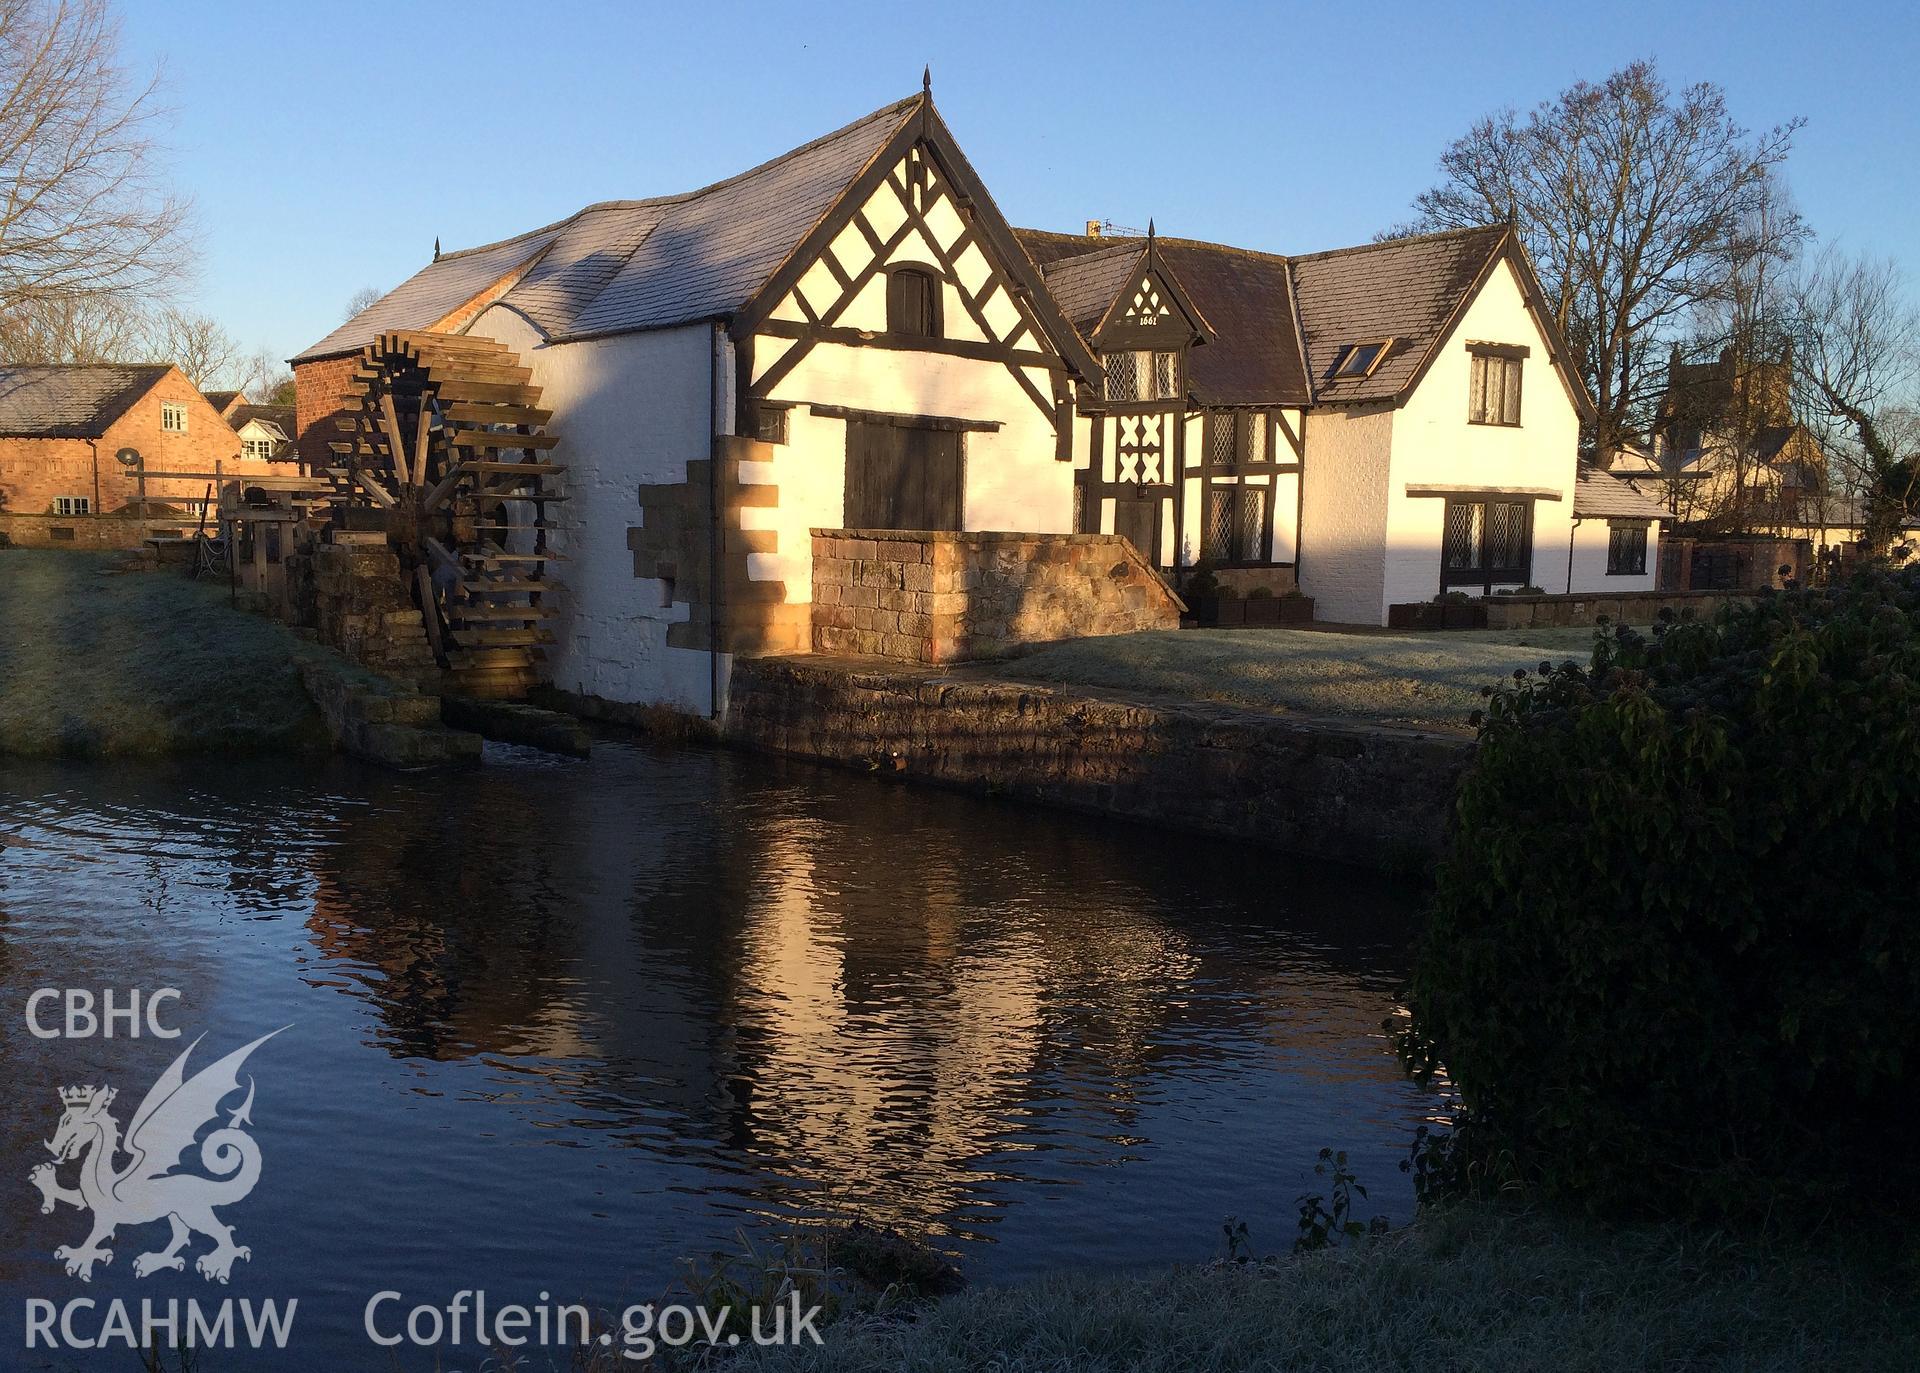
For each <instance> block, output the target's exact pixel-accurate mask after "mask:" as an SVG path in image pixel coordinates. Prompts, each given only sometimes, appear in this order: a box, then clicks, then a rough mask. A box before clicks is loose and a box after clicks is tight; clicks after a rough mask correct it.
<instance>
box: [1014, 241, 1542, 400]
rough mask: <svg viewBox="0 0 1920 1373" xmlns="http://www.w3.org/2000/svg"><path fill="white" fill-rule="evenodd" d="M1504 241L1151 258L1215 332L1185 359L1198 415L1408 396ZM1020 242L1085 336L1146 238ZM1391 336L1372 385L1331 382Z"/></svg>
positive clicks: (1202, 249)
mask: <svg viewBox="0 0 1920 1373" xmlns="http://www.w3.org/2000/svg"><path fill="white" fill-rule="evenodd" d="M1508 232H1509V231H1508V228H1507V226H1506V225H1504V224H1494V225H1486V226H1483V227H1479V228H1473V229H1459V230H1453V231H1451V232H1448V233H1443V234H1427V235H1424V236H1422V237H1418V238H1403V239H1392V240H1389V241H1387V242H1385V243H1369V244H1365V245H1362V246H1361V247H1357V248H1338V249H1334V250H1333V251H1330V252H1323V253H1310V254H1307V255H1306V256H1304V257H1286V256H1282V255H1281V254H1278V253H1261V252H1255V251H1252V250H1250V249H1246V248H1234V247H1229V246H1227V245H1225V244H1220V243H1202V242H1198V241H1196V240H1192V239H1179V238H1158V239H1155V240H1154V249H1155V252H1156V253H1157V254H1158V256H1159V257H1160V259H1161V261H1162V262H1164V263H1165V264H1166V265H1167V266H1168V267H1169V268H1170V270H1171V271H1172V273H1173V275H1174V276H1175V277H1176V278H1177V279H1178V280H1179V283H1180V285H1181V287H1182V288H1184V289H1185V291H1186V292H1187V295H1188V297H1189V298H1190V299H1191V300H1192V301H1193V304H1194V308H1196V309H1197V310H1199V312H1200V313H1201V314H1202V315H1203V316H1204V317H1205V318H1206V320H1207V323H1208V324H1209V325H1210V326H1211V327H1212V330H1213V335H1214V336H1213V339H1212V341H1210V342H1209V343H1207V344H1206V345H1204V346H1202V347H1199V348H1196V349H1194V350H1193V352H1192V353H1191V354H1190V355H1189V356H1188V360H1187V361H1188V379H1189V381H1190V383H1191V385H1192V389H1193V392H1194V395H1195V397H1196V399H1198V400H1199V401H1200V402H1201V403H1202V404H1205V405H1305V404H1309V403H1311V402H1312V401H1315V400H1319V401H1322V402H1328V401H1331V402H1346V403H1351V402H1357V401H1370V400H1396V399H1398V398H1400V397H1401V396H1402V395H1403V394H1404V392H1405V391H1406V390H1407V388H1408V387H1409V386H1411V385H1412V383H1413V381H1414V379H1415V377H1416V375H1417V373H1418V372H1419V370H1420V367H1421V365H1422V363H1423V362H1424V361H1425V360H1426V357H1427V355H1428V354H1429V353H1430V352H1431V351H1432V349H1433V348H1435V347H1436V346H1437V345H1438V344H1439V343H1440V342H1441V341H1442V339H1443V337H1444V335H1445V334H1446V332H1447V329H1448V327H1449V326H1450V325H1451V324H1452V323H1453V321H1454V319H1455V318H1456V316H1457V315H1458V313H1459V311H1460V309H1461V308H1462V307H1463V306H1464V305H1465V304H1466V301H1467V296H1468V292H1469V291H1470V290H1471V289H1472V288H1473V286H1474V284H1475V283H1476V282H1478V281H1479V280H1480V279H1481V277H1482V276H1483V275H1484V274H1485V272H1486V271H1487V269H1488V267H1489V266H1490V264H1491V263H1492V261H1493V259H1494V257H1495V256H1496V255H1497V254H1499V253H1500V252H1502V251H1503V250H1504V248H1505V246H1506V241H1507V234H1508ZM1019 237H1020V242H1021V245H1022V246H1023V247H1025V248H1026V250H1027V253H1028V255H1029V256H1031V257H1032V258H1033V259H1034V261H1035V262H1037V263H1039V264H1041V269H1042V271H1044V272H1045V274H1046V279H1047V286H1048V288H1049V289H1050V290H1052V291H1053V292H1054V295H1055V297H1056V299H1059V300H1060V304H1061V309H1062V311H1063V312H1064V313H1065V314H1066V316H1067V317H1068V319H1069V320H1071V321H1072V322H1073V323H1074V325H1075V326H1076V327H1079V328H1082V329H1083V331H1084V330H1086V329H1089V328H1090V327H1091V325H1092V324H1093V323H1097V322H1098V320H1099V319H1100V318H1101V316H1103V315H1104V314H1105V313H1106V309H1107V307H1108V306H1109V305H1110V304H1112V302H1113V299H1114V296H1115V295H1117V294H1118V292H1119V290H1120V289H1121V288H1122V287H1124V285H1125V284H1126V280H1127V278H1128V277H1129V276H1130V275H1131V272H1132V270H1133V267H1134V266H1135V265H1136V264H1137V262H1138V260H1139V255H1140V254H1141V253H1143V252H1144V251H1145V244H1144V243H1143V242H1141V241H1140V240H1137V239H1130V240H1125V241H1124V244H1123V245H1122V246H1115V245H1114V244H1113V243H1112V241H1111V240H1107V239H1098V238H1083V237H1081V236H1079V235H1076V234H1055V233H1048V232H1045V231H1043V230H1037V229H1022V230H1020V231H1019ZM1108 283H1111V284H1112V290H1111V291H1110V292H1109V293H1108V295H1107V297H1106V299H1105V300H1104V301H1100V302H1099V303H1098V304H1097V306H1096V304H1095V301H1094V299H1093V298H1094V296H1095V295H1097V293H1098V290H1099V289H1100V287H1102V286H1103V285H1106V284H1108ZM1388 337H1391V338H1393V339H1394V340H1395V342H1394V346H1393V348H1392V350H1391V351H1390V352H1389V353H1388V354H1387V356H1386V357H1385V358H1384V359H1383V360H1382V361H1381V363H1380V364H1379V366H1378V367H1376V368H1375V369H1374V371H1373V374H1372V375H1371V376H1368V377H1342V378H1338V379H1336V378H1334V377H1333V376H1332V375H1331V374H1332V371H1333V368H1334V366H1335V364H1336V363H1337V362H1338V361H1339V358H1340V355H1341V353H1342V352H1343V351H1344V350H1345V348H1346V346H1347V345H1348V344H1353V343H1366V342H1371V341H1375V340H1378V339H1382V338H1388Z"/></svg>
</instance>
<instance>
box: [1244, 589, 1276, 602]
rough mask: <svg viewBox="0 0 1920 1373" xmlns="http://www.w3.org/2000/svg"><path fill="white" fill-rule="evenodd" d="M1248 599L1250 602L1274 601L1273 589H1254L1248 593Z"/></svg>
mask: <svg viewBox="0 0 1920 1373" xmlns="http://www.w3.org/2000/svg"><path fill="white" fill-rule="evenodd" d="M1247 599H1248V600H1250V601H1270V600H1272V599H1273V588H1272V587H1270V586H1256V587H1252V588H1250V589H1249V590H1248V591H1247Z"/></svg>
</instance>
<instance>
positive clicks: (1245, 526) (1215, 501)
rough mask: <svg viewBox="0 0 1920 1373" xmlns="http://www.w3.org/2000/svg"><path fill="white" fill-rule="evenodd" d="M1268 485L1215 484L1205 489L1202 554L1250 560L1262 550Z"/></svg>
mask: <svg viewBox="0 0 1920 1373" xmlns="http://www.w3.org/2000/svg"><path fill="white" fill-rule="evenodd" d="M1266 530H1267V488H1266V487H1264V486H1214V487H1210V488H1209V489H1208V491H1207V522H1206V527H1205V528H1204V529H1203V530H1202V531H1201V534H1202V538H1201V555H1202V556H1203V557H1206V558H1209V559H1211V560H1212V561H1214V562H1216V563H1251V562H1258V561H1260V559H1261V557H1262V556H1263V554H1264V550H1265V543H1266Z"/></svg>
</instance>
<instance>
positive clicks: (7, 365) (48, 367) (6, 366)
mask: <svg viewBox="0 0 1920 1373" xmlns="http://www.w3.org/2000/svg"><path fill="white" fill-rule="evenodd" d="M173 365H174V364H173V363H171V362H0V372H24V371H26V370H27V369H28V368H37V369H38V370H40V371H43V372H50V371H53V370H55V369H56V368H58V369H64V370H67V371H76V372H77V371H84V370H86V369H89V368H96V369H97V368H107V367H112V368H116V369H118V370H120V371H123V372H138V371H144V370H147V369H154V370H158V371H166V370H167V369H168V368H170V367H172V366H173Z"/></svg>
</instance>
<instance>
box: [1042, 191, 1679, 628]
mask: <svg viewBox="0 0 1920 1373" xmlns="http://www.w3.org/2000/svg"><path fill="white" fill-rule="evenodd" d="M1020 241H1021V243H1022V245H1023V246H1024V247H1025V248H1026V249H1027V251H1028V252H1029V253H1030V254H1032V255H1033V257H1034V258H1035V259H1036V260H1037V261H1039V262H1040V263H1042V265H1043V268H1044V270H1045V273H1046V279H1047V286H1048V288H1049V289H1050V290H1051V291H1052V292H1053V293H1054V296H1055V298H1056V299H1057V300H1058V301H1059V302H1060V306H1061V310H1062V312H1063V313H1064V314H1065V315H1066V316H1067V317H1068V318H1069V319H1070V320H1071V321H1072V322H1073V324H1074V325H1075V326H1076V327H1077V328H1078V329H1079V330H1080V332H1081V333H1082V335H1083V337H1084V338H1085V340H1086V342H1087V344H1088V345H1089V346H1090V347H1091V348H1092V349H1093V350H1094V352H1095V353H1096V354H1098V356H1099V358H1100V363H1101V373H1100V376H1099V378H1098V379H1097V382H1096V386H1095V388H1094V390H1093V393H1092V394H1091V395H1090V396H1088V397H1087V398H1085V399H1084V400H1083V402H1082V405H1081V410H1082V412H1083V417H1082V419H1081V421H1080V426H1079V428H1078V430H1077V432H1076V434H1075V439H1074V454H1075V457H1074V460H1075V469H1076V470H1075V476H1074V481H1075V495H1076V502H1075V514H1074V522H1075V527H1076V528H1077V529H1080V530H1082V531H1085V532H1090V533H1101V532H1105V533H1122V534H1126V535H1127V536H1128V537H1129V538H1130V539H1132V540H1133V542H1134V543H1135V545H1136V546H1137V547H1139V548H1140V549H1141V550H1142V551H1143V552H1146V553H1148V556H1149V557H1150V558H1151V559H1152V560H1153V561H1154V562H1155V563H1157V564H1158V565H1160V566H1161V567H1164V568H1168V569H1178V568H1183V567H1190V566H1193V565H1194V564H1196V563H1200V562H1203V561H1204V562H1205V563H1207V564H1208V565H1209V566H1211V567H1213V568H1216V569H1219V571H1218V572H1217V574H1216V575H1217V576H1219V578H1220V580H1222V581H1226V582H1234V583H1238V584H1239V585H1240V586H1241V587H1242V588H1243V589H1246V588H1251V587H1253V586H1265V587H1267V588H1269V589H1271V590H1274V591H1286V590H1292V589H1294V588H1295V587H1296V586H1297V587H1298V589H1299V590H1301V591H1303V592H1305V593H1307V594H1309V595H1311V596H1313V597H1314V598H1315V615H1316V617H1318V618H1321V619H1331V620H1337V621H1347V622H1353V623H1359V624H1383V623H1385V622H1386V618H1387V608H1388V607H1389V606H1391V605H1394V604H1396V603H1404V602H1410V601H1427V600H1431V599H1433V598H1434V597H1435V596H1436V595H1438V594H1441V593H1443V592H1452V591H1460V592H1465V593H1467V594H1468V595H1487V594H1490V593H1492V592H1495V591H1499V590H1503V589H1515V588H1518V587H1521V586H1539V587H1542V588H1543V589H1546V590H1555V591H1560V590H1569V589H1570V590H1575V591H1600V590H1608V589H1629V587H1630V585H1631V584H1630V583H1623V581H1622V580H1621V579H1620V577H1619V576H1616V575H1609V574H1605V573H1602V572H1598V571H1595V570H1594V569H1595V568H1596V567H1597V566H1598V565H1600V564H1599V563H1596V560H1595V559H1593V558H1590V557H1574V556H1573V543H1572V541H1571V538H1572V536H1573V535H1574V533H1575V532H1576V528H1577V527H1584V526H1582V525H1581V522H1579V521H1578V520H1577V518H1576V516H1577V511H1576V510H1575V504H1576V497H1577V495H1578V486H1577V481H1576V473H1577V469H1578V465H1579V464H1578V456H1577V451H1578V441H1579V429H1580V422H1581V420H1582V418H1583V417H1585V416H1588V415H1590V414H1591V412H1592V404H1591V402H1590V401H1589V399H1588V397H1587V393H1586V389H1585V387H1584V385H1583V383H1582V382H1581V380H1580V377H1579V374H1578V373H1577V371H1575V369H1574V367H1573V365H1572V360H1571V356H1570V354H1569V351H1568V348H1567V345H1566V342H1565V341H1564V340H1563V339H1562V338H1561V337H1560V334H1559V330H1558V329H1557V328H1556V327H1555V325H1554V323H1553V318H1552V313H1551V311H1550V310H1549V309H1547V307H1546V304H1545V301H1544V299H1543V298H1542V296H1541V293H1540V288H1539V285H1538V283H1537V281H1536V280H1535V278H1534V273H1533V268H1532V266H1531V264H1530V263H1529V262H1528V261H1527V256H1526V252H1525V250H1524V249H1523V248H1522V247H1521V245H1520V241H1519V238H1518V236H1517V235H1516V234H1515V232H1514V231H1513V229H1512V228H1511V226H1508V225H1505V224H1495V225H1488V226H1486V227H1483V228H1474V229H1465V230H1459V231H1455V232H1451V233H1444V234H1433V235H1427V236H1425V237H1419V238H1407V239H1398V240H1392V241H1389V242H1384V243H1375V244H1367V245H1364V246H1361V247H1356V248H1343V249H1337V250H1334V251H1331V252H1322V253H1312V254H1308V255H1306V256H1302V257H1284V256H1280V255H1278V254H1272V253H1259V252H1252V251H1249V250H1246V249H1242V248H1232V247H1227V246H1224V245H1221V244H1215V243H1197V242H1189V241H1186V240H1181V239H1166V238H1155V237H1151V236H1149V237H1147V238H1144V239H1143V238H1129V239H1123V240H1120V241H1118V242H1116V241H1114V240H1112V239H1105V238H1101V237H1099V236H1098V235H1089V236H1085V237H1082V236H1080V235H1073V234H1054V233H1043V232H1038V231H1032V230H1021V231H1020ZM1634 505H1635V509H1636V510H1638V511H1639V512H1640V515H1639V518H1640V519H1642V520H1643V521H1644V520H1652V519H1654V518H1656V517H1657V515H1658V513H1659V512H1658V511H1657V510H1654V509H1653V508H1652V507H1651V506H1650V505H1648V504H1647V503H1645V502H1640V501H1637V500H1635V501H1634ZM1585 533H1586V536H1587V537H1589V538H1598V537H1599V535H1598V534H1597V533H1595V532H1594V531H1593V530H1592V529H1590V528H1588V529H1585Z"/></svg>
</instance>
